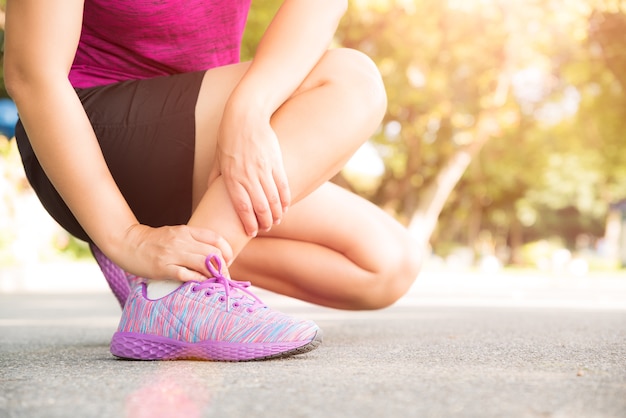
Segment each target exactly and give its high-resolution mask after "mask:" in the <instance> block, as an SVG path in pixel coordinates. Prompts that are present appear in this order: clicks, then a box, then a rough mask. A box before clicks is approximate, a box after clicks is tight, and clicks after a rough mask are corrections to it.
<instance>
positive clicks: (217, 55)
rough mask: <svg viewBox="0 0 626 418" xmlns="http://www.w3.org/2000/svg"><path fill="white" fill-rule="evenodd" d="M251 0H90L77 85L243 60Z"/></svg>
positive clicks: (74, 75) (75, 69)
mask: <svg viewBox="0 0 626 418" xmlns="http://www.w3.org/2000/svg"><path fill="white" fill-rule="evenodd" d="M249 8H250V0H85V9H84V13H83V27H82V32H81V35H80V42H79V45H78V50H77V51H76V56H75V58H74V62H73V64H72V68H71V70H70V74H69V79H70V82H71V83H72V85H73V86H74V87H92V86H99V85H105V84H110V83H114V82H117V81H123V80H131V79H144V78H151V77H156V76H161V75H168V74H177V73H183V72H191V71H199V70H208V69H210V68H214V67H218V66H222V65H227V64H233V63H236V62H239V52H240V43H241V36H242V34H243V30H244V27H245V22H246V19H247V16H248V10H249Z"/></svg>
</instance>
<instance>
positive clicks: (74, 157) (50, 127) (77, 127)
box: [12, 80, 137, 252]
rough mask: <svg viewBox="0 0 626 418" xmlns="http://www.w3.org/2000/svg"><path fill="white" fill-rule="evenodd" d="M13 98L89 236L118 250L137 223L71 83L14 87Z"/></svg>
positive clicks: (49, 172) (44, 163)
mask: <svg viewBox="0 0 626 418" xmlns="http://www.w3.org/2000/svg"><path fill="white" fill-rule="evenodd" d="M12 95H13V97H14V99H15V101H16V104H17V106H18V109H19V112H20V118H21V119H22V122H23V124H24V127H25V129H26V132H27V133H28V136H29V139H30V142H31V145H32V147H33V150H34V151H35V154H36V156H37V158H38V160H39V162H40V163H41V165H42V167H43V169H44V171H45V172H46V174H47V176H48V177H49V178H50V180H51V182H52V184H53V185H54V186H55V188H56V189H57V191H58V192H59V194H60V195H61V196H62V197H63V200H64V201H65V203H66V204H67V205H68V207H69V208H70V209H71V211H72V213H73V214H74V216H76V218H77V219H78V221H79V222H80V224H81V226H82V227H83V228H84V229H85V231H86V232H87V233H88V234H89V236H90V237H91V238H92V239H93V240H94V241H95V242H96V243H97V244H98V245H99V246H101V247H102V249H103V250H104V251H109V252H110V251H113V250H114V248H111V247H114V246H117V243H118V242H120V240H121V239H122V238H123V236H124V234H125V232H126V230H127V229H128V228H129V227H130V226H132V225H134V224H136V223H137V220H136V218H135V216H134V215H133V213H132V211H131V210H130V208H129V207H128V205H127V203H126V201H125V200H124V198H123V197H122V195H121V193H120V192H119V189H118V188H117V186H116V184H115V182H114V181H113V178H112V176H111V174H110V172H109V170H108V167H107V165H106V163H105V161H104V158H103V156H102V152H101V151H100V147H99V145H98V142H97V140H96V137H95V134H94V132H93V129H92V128H91V125H90V123H89V120H88V119H87V116H86V114H85V112H84V110H83V108H82V105H81V103H80V101H79V99H78V97H77V96H76V93H75V92H74V90H73V89H72V88H71V86H70V85H69V82H65V83H64V82H63V81H61V82H55V83H52V82H38V81H33V80H30V81H29V82H24V83H22V85H21V86H20V87H18V88H13V89H12ZM33 97H37V100H32V98H33ZM61 109H62V110H61Z"/></svg>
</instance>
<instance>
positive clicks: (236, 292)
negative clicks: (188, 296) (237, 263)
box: [191, 255, 266, 312]
mask: <svg viewBox="0 0 626 418" xmlns="http://www.w3.org/2000/svg"><path fill="white" fill-rule="evenodd" d="M204 263H205V265H206V267H207V269H208V270H209V273H211V275H212V276H213V277H210V278H208V279H206V280H204V281H202V282H200V283H197V284H196V285H194V287H192V288H191V290H192V291H194V292H198V291H200V290H203V289H207V291H206V293H205V294H206V295H207V296H211V295H212V294H213V293H214V292H215V291H220V290H221V289H220V287H221V288H223V290H224V296H222V297H221V298H220V300H221V301H222V302H226V311H230V299H231V298H232V299H237V301H236V302H234V303H233V307H238V306H241V305H247V311H248V312H254V310H256V309H259V308H265V307H266V305H265V304H264V303H263V301H261V299H259V298H258V297H257V296H256V295H255V294H254V293H252V292H251V291H250V290H248V287H250V285H251V283H250V282H240V281H237V280H231V279H229V278H228V277H226V276H224V275H223V274H222V262H221V260H220V258H219V257H218V256H216V255H210V256H208V257H207V258H206V260H205V262H204ZM216 267H217V268H216Z"/></svg>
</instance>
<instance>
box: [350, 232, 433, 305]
mask: <svg viewBox="0 0 626 418" xmlns="http://www.w3.org/2000/svg"><path fill="white" fill-rule="evenodd" d="M423 256H424V252H423V251H422V249H421V248H420V247H419V246H418V245H417V244H416V243H415V242H414V241H412V240H411V239H410V238H408V239H407V241H406V242H399V243H397V245H394V246H390V248H389V251H387V252H386V253H385V254H380V261H381V262H380V265H379V266H378V269H377V270H376V271H375V272H373V273H372V277H371V278H370V279H369V280H368V282H367V284H364V285H363V286H361V287H360V290H361V292H359V294H358V295H355V298H354V300H353V303H354V306H355V309H382V308H386V307H388V306H390V305H393V304H394V303H395V302H397V301H398V299H400V298H401V297H402V296H404V295H405V294H406V292H407V291H408V290H409V288H410V287H411V285H412V284H413V282H414V281H415V279H416V278H417V276H418V274H419V271H420V268H421V265H422V260H423Z"/></svg>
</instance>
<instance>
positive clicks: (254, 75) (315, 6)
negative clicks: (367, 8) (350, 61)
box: [231, 0, 347, 116]
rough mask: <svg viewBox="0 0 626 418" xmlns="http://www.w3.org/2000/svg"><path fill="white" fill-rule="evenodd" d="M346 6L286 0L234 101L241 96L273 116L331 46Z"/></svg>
mask: <svg viewBox="0 0 626 418" xmlns="http://www.w3.org/2000/svg"><path fill="white" fill-rule="evenodd" d="M346 5H347V2H346V1H344V0H286V1H285V2H284V3H283V5H282V6H281V7H280V9H279V10H278V12H277V14H276V16H275V17H274V19H273V20H272V22H271V24H270V26H269V27H268V29H267V31H266V32H265V34H264V36H263V38H262V39H261V41H260V43H259V46H258V48H257V52H256V55H255V57H254V59H253V61H252V64H251V66H250V69H249V70H248V71H247V73H246V75H245V76H244V77H243V79H242V81H241V83H240V84H239V85H238V86H237V88H236V89H235V90H234V92H233V100H231V102H238V103H240V101H239V100H240V99H241V102H245V103H247V104H248V105H251V106H252V107H255V108H257V109H262V110H263V111H264V112H267V116H271V114H272V113H273V112H274V111H276V109H278V107H280V106H281V105H282V104H283V103H284V102H285V101H286V100H287V98H289V96H291V95H292V94H293V92H294V91H295V90H296V89H297V88H298V86H299V85H300V84H301V83H302V81H303V80H304V78H305V77H306V76H307V74H308V73H309V72H310V71H311V69H312V68H313V67H314V66H315V65H316V64H317V62H318V61H319V59H320V58H321V56H322V55H323V54H324V52H325V51H326V50H327V49H328V47H329V45H330V43H331V41H332V38H333V35H334V33H335V31H336V29H337V25H338V23H339V20H340V19H341V16H342V15H343V13H344V12H345V9H346Z"/></svg>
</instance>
